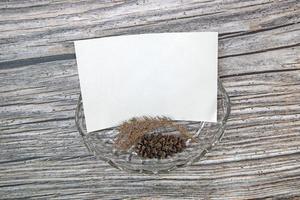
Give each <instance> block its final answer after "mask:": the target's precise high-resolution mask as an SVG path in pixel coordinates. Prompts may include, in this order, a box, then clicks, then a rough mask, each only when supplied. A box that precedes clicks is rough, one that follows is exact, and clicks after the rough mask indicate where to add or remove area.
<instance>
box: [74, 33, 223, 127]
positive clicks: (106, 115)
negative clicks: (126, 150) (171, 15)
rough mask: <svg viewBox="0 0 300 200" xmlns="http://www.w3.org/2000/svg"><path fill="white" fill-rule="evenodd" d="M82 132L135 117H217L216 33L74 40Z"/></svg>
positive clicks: (204, 118) (185, 118)
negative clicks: (84, 126)
mask: <svg viewBox="0 0 300 200" xmlns="http://www.w3.org/2000/svg"><path fill="white" fill-rule="evenodd" d="M75 51H76V59H77V65H78V72H79V80H80V87H81V93H82V100H83V108H84V114H85V119H86V126H87V131H88V132H92V131H96V130H100V129H105V128H109V127H113V126H116V125H119V124H120V123H122V122H123V121H125V120H128V119H130V118H132V117H139V116H145V115H146V116H167V117H171V118H172V119H174V120H191V121H208V122H216V121H217V57H218V34H217V33H216V32H197V33H195V32H194V33H159V34H158V33H156V34H141V35H128V36H115V37H106V38H99V39H89V40H80V41H75Z"/></svg>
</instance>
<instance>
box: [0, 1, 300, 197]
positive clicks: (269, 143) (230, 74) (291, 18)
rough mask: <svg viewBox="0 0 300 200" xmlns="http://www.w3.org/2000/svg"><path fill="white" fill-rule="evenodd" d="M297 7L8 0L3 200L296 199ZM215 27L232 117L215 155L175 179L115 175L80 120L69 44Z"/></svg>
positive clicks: (2, 12) (299, 127)
mask: <svg viewBox="0 0 300 200" xmlns="http://www.w3.org/2000/svg"><path fill="white" fill-rule="evenodd" d="M299 22H300V1H299V0H291V1H290V0H282V1H279V0H226V1H222V0H198V1H196V0H194V1H193V0H177V1H176V0H160V1H153V0H144V1H133V0H130V1H124V0H110V1H108V0H107V1H96V0H91V1H81V0H72V1H67V0H65V1H56V0H41V1H34V0H32V1H29V0H11V1H7V0H4V1H3V0H2V1H0V199H27V198H32V199H124V198H126V199H131V198H139V199H141V198H142V199H152V198H154V199H175V198H178V199H184V198H190V199H253V198H276V199H277V198H278V199H280V198H294V199H296V198H297V197H300V23H299ZM170 31H172V32H173V31H174V32H181V31H218V32H219V34H220V38H219V76H220V77H221V79H222V81H223V82H224V85H225V87H226V88H227V90H228V92H229V95H230V98H231V101H232V113H231V116H230V119H229V123H228V127H227V130H226V132H225V136H224V138H223V140H222V142H221V143H220V144H219V145H218V146H217V147H215V148H214V149H213V150H212V152H210V153H209V154H208V155H207V159H206V160H204V161H201V162H198V163H195V164H194V165H193V166H191V167H187V168H181V169H178V170H176V171H173V172H171V173H169V174H164V175H159V176H158V175H157V176H150V175H141V174H129V173H127V172H123V171H119V170H116V169H114V168H112V167H110V166H109V165H108V164H106V163H104V162H102V161H99V160H96V159H95V158H94V157H93V156H92V155H90V154H89V153H88V152H87V150H86V148H85V146H84V144H83V142H82V140H81V138H80V136H79V134H78V132H77V131H76V127H75V122H74V112H75V107H76V102H77V99H78V95H79V93H80V89H79V82H78V74H77V67H76V62H75V54H74V45H73V41H74V40H78V39H83V38H94V37H102V36H112V35H123V34H137V33H152V32H170Z"/></svg>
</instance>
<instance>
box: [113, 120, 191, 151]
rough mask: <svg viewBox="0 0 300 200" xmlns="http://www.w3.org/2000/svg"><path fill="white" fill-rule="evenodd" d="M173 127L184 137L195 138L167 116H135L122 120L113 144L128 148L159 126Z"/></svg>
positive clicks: (123, 148) (124, 148) (120, 147)
mask: <svg viewBox="0 0 300 200" xmlns="http://www.w3.org/2000/svg"><path fill="white" fill-rule="evenodd" d="M168 127H169V128H175V129H176V130H177V131H179V133H180V134H181V135H182V136H183V137H184V138H186V139H192V140H193V141H195V139H194V138H193V137H192V136H191V135H190V133H189V132H188V130H187V129H186V128H185V127H184V126H183V125H180V124H175V123H174V122H173V121H172V120H171V119H170V118H168V117H164V116H163V117H148V116H143V117H135V118H132V119H130V120H128V121H125V122H123V123H122V124H121V125H120V126H119V127H118V128H117V129H118V131H119V134H118V136H117V138H116V141H115V145H116V147H117V148H119V149H121V150H128V149H129V148H130V147H132V146H133V145H135V144H137V142H138V141H139V140H140V139H141V138H142V137H143V136H144V134H146V133H150V132H152V131H155V130H157V129H160V128H168Z"/></svg>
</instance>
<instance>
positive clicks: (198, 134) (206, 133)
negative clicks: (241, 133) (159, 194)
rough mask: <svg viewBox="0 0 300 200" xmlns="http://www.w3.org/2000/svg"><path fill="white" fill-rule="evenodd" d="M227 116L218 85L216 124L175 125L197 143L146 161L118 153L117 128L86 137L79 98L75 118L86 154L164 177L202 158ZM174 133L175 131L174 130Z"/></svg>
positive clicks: (217, 137)
mask: <svg viewBox="0 0 300 200" xmlns="http://www.w3.org/2000/svg"><path fill="white" fill-rule="evenodd" d="M229 114H230V99H229V97H228V94H227V92H226V90H225V89H224V87H223V85H222V83H221V81H220V80H219V81H218V122H217V123H208V122H192V121H174V122H176V123H179V124H182V125H184V126H186V128H187V129H188V130H189V132H190V133H191V134H192V135H193V137H194V138H195V139H196V141H197V142H189V141H188V145H187V148H186V149H185V150H184V151H183V152H181V153H177V154H174V155H173V156H172V157H168V158H166V159H145V158H141V157H140V156H138V155H137V154H136V153H135V152H134V151H127V152H124V151H119V150H118V149H116V148H115V146H114V141H115V139H116V136H117V134H118V131H117V127H112V128H109V129H105V130H100V131H95V132H91V133H87V131H86V126H85V118H84V111H83V104H82V99H81V95H80V96H79V100H78V105H77V109H76V114H75V121H76V126H77V128H78V131H79V133H80V134H81V136H82V138H83V141H84V143H85V145H86V147H87V148H88V150H89V151H90V152H91V153H93V154H94V155H95V156H96V157H97V158H99V159H101V160H104V161H106V162H107V163H109V164H110V165H111V166H113V167H115V168H118V169H122V170H128V171H134V172H140V173H153V174H157V173H164V172H168V171H170V170H173V169H175V168H177V167H182V166H187V165H190V164H192V163H193V162H195V161H198V160H200V159H202V158H203V157H204V155H205V154H206V153H207V152H208V151H209V150H211V148H212V147H213V146H215V145H216V144H217V143H218V142H219V141H220V140H221V138H222V136H223V134H224V129H225V125H226V122H227V119H228V116H229ZM173 131H174V130H173Z"/></svg>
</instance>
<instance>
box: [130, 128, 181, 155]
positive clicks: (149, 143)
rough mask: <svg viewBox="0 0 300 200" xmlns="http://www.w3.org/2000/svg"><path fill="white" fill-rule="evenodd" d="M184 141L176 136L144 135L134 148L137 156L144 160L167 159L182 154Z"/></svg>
mask: <svg viewBox="0 0 300 200" xmlns="http://www.w3.org/2000/svg"><path fill="white" fill-rule="evenodd" d="M185 142H186V139H184V138H183V137H181V136H178V135H162V134H145V135H144V136H143V137H142V138H141V139H140V141H139V142H138V143H137V145H136V147H135V151H136V152H137V153H138V155H139V156H142V157H144V158H159V159H161V158H167V157H168V156H171V155H173V154H174V153H179V152H182V151H183V149H184V148H185V147H186V145H185Z"/></svg>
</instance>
